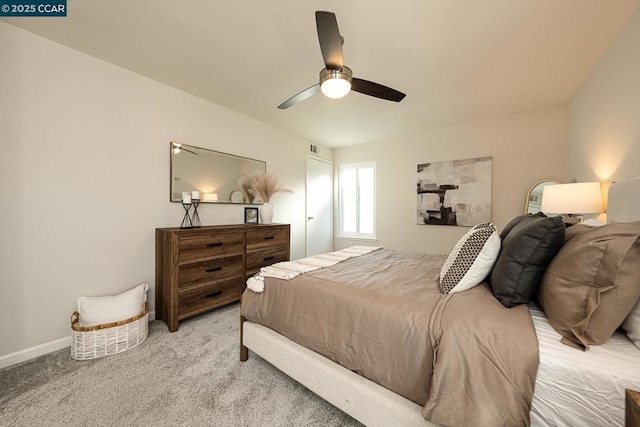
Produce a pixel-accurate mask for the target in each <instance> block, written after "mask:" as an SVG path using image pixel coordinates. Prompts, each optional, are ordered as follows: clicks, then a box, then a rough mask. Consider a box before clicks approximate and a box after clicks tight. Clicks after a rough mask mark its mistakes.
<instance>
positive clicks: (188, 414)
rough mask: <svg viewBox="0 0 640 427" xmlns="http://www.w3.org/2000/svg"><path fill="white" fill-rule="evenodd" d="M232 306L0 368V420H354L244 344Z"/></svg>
mask: <svg viewBox="0 0 640 427" xmlns="http://www.w3.org/2000/svg"><path fill="white" fill-rule="evenodd" d="M239 310H240V305H239V304H238V303H236V304H231V305H229V306H226V307H222V308H219V309H216V310H214V311H212V312H209V313H206V314H203V315H200V316H197V317H195V318H192V319H189V320H186V321H183V322H181V323H180V329H179V330H178V331H177V332H174V333H170V332H169V331H168V329H167V326H166V324H165V323H163V322H160V321H152V322H150V323H149V337H148V338H147V340H146V341H145V342H144V343H142V344H141V345H140V346H139V347H136V348H134V349H132V350H129V351H126V352H124V353H120V354H116V355H113V356H108V357H104V358H101V359H95V360H90V361H76V360H73V359H71V355H70V349H69V348H66V349H63V350H60V351H57V352H54V353H50V354H47V355H45V356H42V357H39V358H37V359H33V360H30V361H27V362H24V363H21V364H18V365H15V366H11V367H8V368H5V369H3V370H0V425H1V426H29V427H31V426H149V425H159V426H358V425H360V424H359V423H358V422H357V421H356V420H354V419H353V418H351V417H349V416H348V415H346V414H345V413H343V412H342V411H340V410H339V409H337V408H335V407H334V406H332V405H331V404H329V403H327V402H325V401H324V400H323V399H321V398H319V397H318V396H316V395H315V394H313V393H312V392H310V391H309V390H307V389H306V388H305V387H304V386H302V385H300V384H299V383H297V382H296V381H294V380H292V379H291V378H289V377H288V376H286V375H285V374H283V373H281V372H280V371H279V370H277V369H276V368H274V367H273V366H271V365H270V364H269V363H268V362H266V361H265V360H263V359H261V358H260V357H258V356H257V355H255V354H254V353H252V352H250V354H249V360H248V361H247V362H240V360H239V334H240V315H239Z"/></svg>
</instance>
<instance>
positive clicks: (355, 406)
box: [243, 321, 436, 427]
mask: <svg viewBox="0 0 640 427" xmlns="http://www.w3.org/2000/svg"><path fill="white" fill-rule="evenodd" d="M243 343H244V345H245V346H246V347H248V348H249V349H250V350H251V351H253V352H254V353H256V354H258V355H259V356H260V357H262V358H263V359H265V360H266V361H268V362H269V363H271V364H272V365H274V366H275V367H276V368H278V369H279V370H281V371H282V372H284V373H285V374H287V375H288V376H290V377H291V378H293V379H294V380H296V381H298V382H299V383H300V384H302V385H304V386H305V387H307V388H308V389H309V390H311V391H312V392H314V393H315V394H317V395H318V396H320V397H322V398H323V399H324V400H326V401H327V402H329V403H331V404H332V405H334V406H336V407H338V408H339V409H341V410H343V411H344V412H346V413H347V414H349V415H351V416H352V417H353V418H355V419H356V420H358V421H360V422H361V423H363V424H364V425H366V426H381V427H383V426H384V427H388V426H402V427H406V426H420V427H425V426H436V424H433V423H430V422H428V421H426V420H425V419H424V418H423V417H422V414H421V410H422V407H421V406H420V405H418V404H416V403H414V402H412V401H410V400H408V399H405V398H404V397H402V396H400V395H398V394H396V393H393V392H392V391H389V390H387V389H386V388H384V387H382V386H380V385H378V384H376V383H374V382H372V381H369V380H367V379H366V378H363V377H362V376H360V375H358V374H356V373H354V372H351V371H350V370H348V369H346V368H344V367H342V366H340V365H339V364H337V363H334V362H332V361H331V360H329V359H327V358H326V357H324V356H321V355H319V354H318V353H315V352H313V351H311V350H309V349H307V348H305V347H303V346H301V345H299V344H297V343H295V342H293V341H291V340H290V339H288V338H286V337H284V336H282V335H280V334H278V333H277V332H274V331H272V330H271V329H269V328H266V327H264V326H262V325H258V324H256V323H252V322H249V321H245V322H244V323H243Z"/></svg>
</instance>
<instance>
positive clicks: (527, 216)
mask: <svg viewBox="0 0 640 427" xmlns="http://www.w3.org/2000/svg"><path fill="white" fill-rule="evenodd" d="M546 217H547V216H546V215H545V214H544V213H542V212H538V213H535V214H530V213H528V214H524V215H520V216H517V217H515V218H513V219H512V220H511V221H509V223H508V224H507V225H506V226H505V227H504V229H503V230H502V233H500V238H501V239H502V240H504V239H505V237H507V235H508V234H509V233H510V232H511V230H513V227H515V226H516V225H518V224H520V223H521V222H529V221H535V220H537V219H539V218H546Z"/></svg>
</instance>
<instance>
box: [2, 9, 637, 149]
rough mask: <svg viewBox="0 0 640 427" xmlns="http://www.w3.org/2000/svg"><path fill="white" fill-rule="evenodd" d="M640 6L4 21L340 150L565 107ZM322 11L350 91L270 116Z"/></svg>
mask: <svg viewBox="0 0 640 427" xmlns="http://www.w3.org/2000/svg"><path fill="white" fill-rule="evenodd" d="M639 2H640V0H579V1H578V0H491V1H477V0H401V1H396V2H393V3H392V2H390V1H389V0H349V1H345V0H328V1H308V0H306V1H300V0H298V1H294V0H289V1H286V0H268V1H261V0H232V1H229V0H227V1H222V0H184V1H175V0H135V1H132V0H108V1H105V0H69V1H68V2H67V10H68V16H67V17H66V18H5V19H4V21H5V22H8V23H10V24H12V25H16V26H18V27H21V28H24V29H26V30H28V31H31V32H33V33H36V34H39V35H42V36H44V37H46V38H48V39H51V40H54V41H57V42H59V43H61V44H64V45H67V46H70V47H72V48H74V49H77V50H79V51H82V52H86V53H88V54H90V55H93V56H95V57H98V58H101V59H103V60H105V61H108V62H111V63H113V64H116V65H119V66H121V67H123V68H126V69H129V70H132V71H134V72H137V73H139V74H142V75H145V76H148V77H150V78H152V79H154V80H157V81H160V82H163V83H166V84H168V85H170V86H174V87H176V88H179V89H182V90H184V91H186V92H189V93H192V94H194V95H197V96H199V97H202V98H204V99H207V100H209V101H211V102H214V103H216V104H219V105H221V106H224V107H227V108H229V109H231V110H235V111H237V112H239V113H242V114H245V115H247V116H250V117H253V118H255V119H257V120H260V121H263V122H266V123H270V124H272V125H274V126H277V127H280V128H284V129H286V130H289V131H291V132H293V133H295V134H298V135H300V136H302V137H304V138H306V139H308V140H310V141H312V142H316V143H319V144H323V145H326V146H329V147H340V146H347V145H353V144H359V143H364V142H370V141H374V140H381V139H386V138H389V137H394V136H398V135H401V134H406V133H412V132H416V131H419V130H422V129H426V128H430V127H435V126H441V125H446V124H450V123H456V122H464V121H471V120H475V119H480V118H483V117H488V116H492V115H497V114H507V113H510V112H517V111H526V110H531V109H536V108H543V107H547V106H551V105H557V104H563V103H566V102H568V101H570V99H571V98H572V96H573V95H574V94H575V93H576V91H577V90H578V89H579V87H580V85H581V84H582V82H583V81H584V80H585V79H586V78H587V76H588V75H589V73H590V71H591V70H592V69H593V67H594V66H595V65H596V63H597V62H598V60H599V59H600V58H601V57H602V55H603V54H604V52H606V50H607V48H608V47H609V45H610V44H611V42H612V41H613V40H614V39H615V38H616V36H617V35H618V33H619V32H620V30H621V29H622V27H623V26H624V25H625V23H626V22H627V20H628V19H629V18H630V17H631V15H632V14H633V12H634V10H635V9H636V7H637V5H638V3H639ZM316 10H328V11H332V12H335V13H336V16H337V20H338V25H339V27H340V32H341V34H342V36H343V37H344V46H343V55H344V63H345V65H347V66H349V67H350V68H351V69H352V70H353V74H354V76H355V77H359V78H362V79H366V80H371V81H375V82H378V83H381V84H384V85H387V86H390V87H392V88H394V89H397V90H399V91H401V92H404V93H406V94H407V97H406V98H405V99H404V100H403V101H402V102H400V103H398V104H397V103H394V102H389V101H383V100H379V99H376V98H372V97H368V96H366V95H362V94H359V93H356V92H351V93H350V94H349V95H347V96H346V97H345V98H342V99H340V100H331V99H328V98H325V97H324V96H323V95H322V94H317V95H315V96H314V97H312V98H310V99H308V100H306V101H303V102H302V103H300V104H297V105H295V106H293V107H291V108H289V109H287V110H279V109H277V108H276V107H277V106H278V105H279V104H280V103H282V102H283V101H285V100H286V99H288V98H289V97H291V96H293V95H295V94H296V93H298V92H299V91H301V90H303V89H305V88H307V87H309V86H311V85H313V84H315V83H317V82H318V73H319V71H320V70H321V69H322V67H323V66H324V65H323V62H322V56H321V53H320V48H319V45H318V38H317V33H316V27H315V15H314V12H315V11H316Z"/></svg>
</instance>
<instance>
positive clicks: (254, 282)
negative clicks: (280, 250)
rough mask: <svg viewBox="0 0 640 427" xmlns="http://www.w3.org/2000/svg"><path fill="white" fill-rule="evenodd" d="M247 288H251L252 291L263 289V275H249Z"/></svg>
mask: <svg viewBox="0 0 640 427" xmlns="http://www.w3.org/2000/svg"><path fill="white" fill-rule="evenodd" d="M247 288H249V289H251V290H252V291H253V292H262V291H264V277H262V276H259V275H255V276H253V277H249V279H248V280H247Z"/></svg>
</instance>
